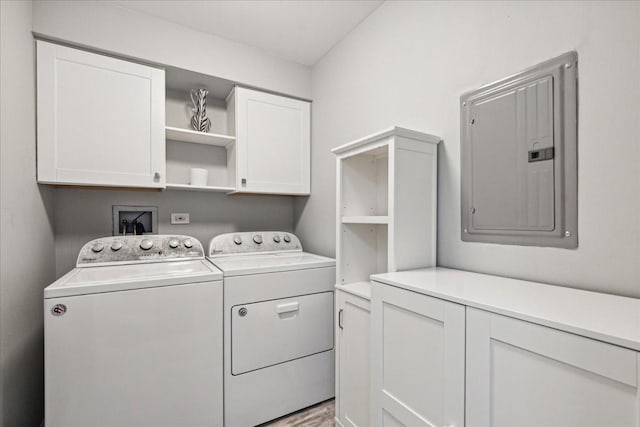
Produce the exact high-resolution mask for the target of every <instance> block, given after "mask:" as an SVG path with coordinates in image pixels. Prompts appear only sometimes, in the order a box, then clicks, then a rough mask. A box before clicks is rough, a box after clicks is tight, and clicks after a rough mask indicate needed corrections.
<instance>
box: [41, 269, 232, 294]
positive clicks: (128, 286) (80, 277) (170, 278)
mask: <svg viewBox="0 0 640 427" xmlns="http://www.w3.org/2000/svg"><path fill="white" fill-rule="evenodd" d="M214 280H222V273H221V272H220V270H218V269H217V268H215V267H214V266H213V265H211V264H210V263H208V262H207V261H205V260H191V261H173V262H156V263H147V264H124V265H111V266H102V267H99V266H97V267H84V268H74V269H73V270H71V271H70V272H69V273H67V274H65V275H64V276H62V277H61V278H60V279H58V280H56V281H55V282H54V283H53V284H51V285H49V286H47V287H46V288H45V290H44V297H45V299H46V298H58V297H67V296H72V295H87V294H95V293H101V292H115V291H127V290H132V289H143V288H155V287H159V286H171V285H183V284H188V283H198V282H208V281H214Z"/></svg>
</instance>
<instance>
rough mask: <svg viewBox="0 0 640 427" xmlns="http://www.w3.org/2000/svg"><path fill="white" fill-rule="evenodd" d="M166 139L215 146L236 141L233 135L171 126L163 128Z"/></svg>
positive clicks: (222, 145) (224, 145)
mask: <svg viewBox="0 0 640 427" xmlns="http://www.w3.org/2000/svg"><path fill="white" fill-rule="evenodd" d="M165 134H166V139H169V140H172V141H180V142H191V143H193V144H205V145H214V146H217V147H227V146H229V144H233V143H235V141H236V138H235V137H234V136H229V135H221V134H217V133H206V132H198V131H195V130H191V129H182V128H177V127H173V126H167V127H166V128H165Z"/></svg>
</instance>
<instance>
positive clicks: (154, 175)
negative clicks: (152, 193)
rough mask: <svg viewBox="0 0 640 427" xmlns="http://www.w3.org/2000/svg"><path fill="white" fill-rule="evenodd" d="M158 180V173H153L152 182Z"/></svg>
mask: <svg viewBox="0 0 640 427" xmlns="http://www.w3.org/2000/svg"><path fill="white" fill-rule="evenodd" d="M159 179H160V172H156V173H154V174H153V180H154V181H157V180H159Z"/></svg>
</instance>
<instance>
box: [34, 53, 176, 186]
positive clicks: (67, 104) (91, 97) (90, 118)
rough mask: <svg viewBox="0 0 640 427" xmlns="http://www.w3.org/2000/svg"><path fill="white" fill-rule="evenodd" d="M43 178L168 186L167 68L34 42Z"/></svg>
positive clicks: (44, 180)
mask: <svg viewBox="0 0 640 427" xmlns="http://www.w3.org/2000/svg"><path fill="white" fill-rule="evenodd" d="M37 61H38V62H37V65H38V70H37V88H38V107H37V110H38V111H37V112H38V182H40V183H46V184H62V185H87V186H114V187H149V188H163V187H164V186H165V134H164V123H165V103H164V98H165V93H164V92H165V84H164V81H165V77H164V71H163V70H161V69H157V68H152V67H148V66H145V65H140V64H135V63H131V62H127V61H123V60H120V59H115V58H111V57H107V56H103V55H98V54H95V53H90V52H85V51H82V50H78V49H72V48H69V47H65V46H59V45H56V44H52V43H47V42H44V41H38V42H37Z"/></svg>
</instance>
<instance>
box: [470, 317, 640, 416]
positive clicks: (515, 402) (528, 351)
mask: <svg viewBox="0 0 640 427" xmlns="http://www.w3.org/2000/svg"><path fill="white" fill-rule="evenodd" d="M637 365H638V353H637V352H635V351H633V350H630V349H626V348H623V347H618V346H615V345H611V344H607V343H603V342H601V341H596V340H592V339H589V338H585V337H581V336H578V335H574V334H570V333H566V332H562V331H558V330H556V329H552V328H547V327H544V326H540V325H536V324H533V323H529V322H525V321H522V320H518V319H513V318H510V317H506V316H501V315H499V314H494V313H490V312H487V311H483V310H478V309H474V308H471V307H468V308H467V402H466V404H467V412H466V414H467V426H468V427H486V426H491V427H512V426H519V427H529V426H530V427H539V426H562V427H588V426H593V427H597V426H621V427H622V426H629V427H631V426H634V427H637V426H639V425H640V422H639V413H640V405H639V402H640V395H639V388H638V372H637Z"/></svg>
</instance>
